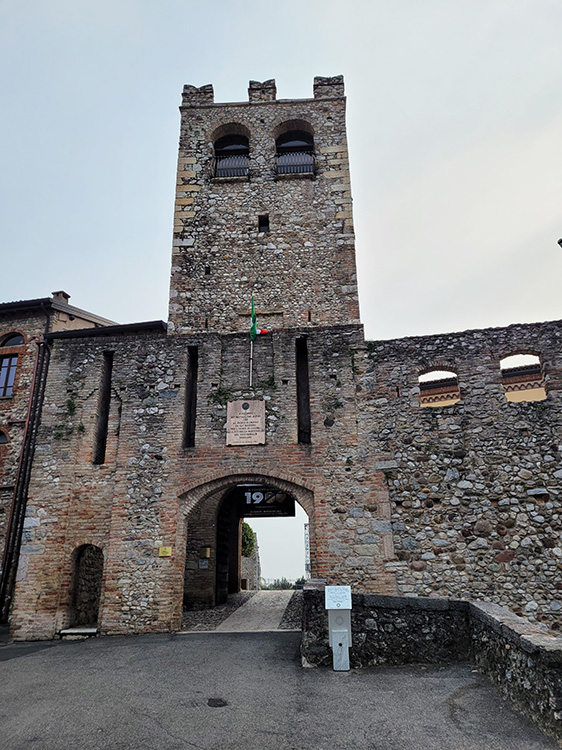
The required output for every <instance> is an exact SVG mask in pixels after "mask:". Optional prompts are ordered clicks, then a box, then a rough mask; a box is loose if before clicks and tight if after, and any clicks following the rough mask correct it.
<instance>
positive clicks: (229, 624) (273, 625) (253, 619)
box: [216, 591, 293, 633]
mask: <svg viewBox="0 0 562 750" xmlns="http://www.w3.org/2000/svg"><path fill="white" fill-rule="evenodd" d="M292 596H293V592H292V591H257V592H256V593H255V594H254V596H253V597H252V598H251V599H249V600H248V601H247V602H246V603H245V604H243V605H242V606H241V607H240V608H239V609H237V610H236V612H233V613H232V614H231V615H230V617H227V619H226V620H224V622H221V624H220V625H217V627H216V631H217V632H218V633H255V632H259V631H264V630H278V629H279V625H280V623H281V620H282V618H283V613H284V612H285V609H286V608H287V605H288V604H289V601H290V599H291V597H292Z"/></svg>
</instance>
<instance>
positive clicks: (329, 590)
mask: <svg viewBox="0 0 562 750" xmlns="http://www.w3.org/2000/svg"><path fill="white" fill-rule="evenodd" d="M324 595H325V601H326V609H351V586H326V588H325V589H324Z"/></svg>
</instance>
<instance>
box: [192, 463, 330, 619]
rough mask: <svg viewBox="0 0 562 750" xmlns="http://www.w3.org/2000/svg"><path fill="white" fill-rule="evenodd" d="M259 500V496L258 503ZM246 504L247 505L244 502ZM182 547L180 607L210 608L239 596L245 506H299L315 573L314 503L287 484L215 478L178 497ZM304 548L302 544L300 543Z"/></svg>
mask: <svg viewBox="0 0 562 750" xmlns="http://www.w3.org/2000/svg"><path fill="white" fill-rule="evenodd" d="M260 495H263V497H261V496H260ZM248 498H249V499H248ZM181 500H183V501H184V508H185V516H186V522H187V523H186V526H187V541H186V563H185V575H184V593H183V605H184V607H186V608H188V609H191V608H196V609H199V608H203V607H213V606H215V605H216V604H221V603H223V602H224V601H226V599H227V597H228V594H232V593H236V592H237V591H240V584H241V580H240V559H241V529H242V521H243V519H244V517H246V511H245V510H244V508H243V507H242V506H243V505H244V503H250V504H258V505H259V504H260V503H264V504H266V501H267V505H268V506H269V508H270V509H273V510H274V512H273V513H271V515H272V516H273V515H274V513H275V508H277V509H278V508H279V506H281V507H283V504H285V507H287V506H290V505H291V503H293V504H296V503H298V504H299V505H300V506H301V507H302V508H303V510H304V511H305V513H306V514H307V515H308V518H309V525H310V550H311V553H310V557H311V565H312V571H313V575H314V571H315V568H316V560H315V543H314V541H315V532H314V498H313V493H312V491H311V490H310V489H308V488H306V487H303V486H302V485H297V484H295V483H293V482H291V481H288V480H286V479H281V478H279V477H271V476H267V475H261V474H260V475H258V474H251V475H248V474H244V475H234V476H227V477H221V478H217V479H215V480H213V481H211V482H208V483H207V484H205V485H200V486H199V487H196V488H194V489H193V490H191V491H189V492H187V493H186V494H185V495H183V496H182V498H181ZM303 544H304V542H303Z"/></svg>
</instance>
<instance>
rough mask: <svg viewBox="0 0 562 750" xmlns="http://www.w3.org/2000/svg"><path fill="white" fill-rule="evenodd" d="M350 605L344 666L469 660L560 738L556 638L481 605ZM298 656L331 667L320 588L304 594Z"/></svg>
mask: <svg viewBox="0 0 562 750" xmlns="http://www.w3.org/2000/svg"><path fill="white" fill-rule="evenodd" d="M352 604H353V609H352V611H351V627H352V641H353V645H352V647H351V649H350V663H351V666H352V667H355V668H358V667H372V666H378V665H383V664H384V665H393V666H399V665H404V664H414V663H422V664H435V663H446V662H455V661H472V662H474V663H475V664H476V666H477V667H478V669H479V670H480V671H481V672H483V673H484V674H486V675H487V676H488V677H489V678H490V680H491V681H492V682H493V683H494V684H495V685H496V686H497V687H498V688H499V689H500V691H501V693H502V695H503V696H504V697H505V698H508V699H509V700H511V701H512V702H513V704H514V705H515V706H516V707H517V708H518V709H519V710H521V711H522V712H523V713H524V714H526V715H527V716H528V717H529V719H531V721H533V722H534V723H535V724H537V725H538V726H539V727H540V728H541V729H542V730H543V731H545V732H547V733H548V734H551V735H552V736H554V737H556V738H557V739H559V740H560V739H562V637H560V636H558V637H553V636H551V635H549V634H548V632H546V628H545V627H544V626H541V625H537V624H535V623H531V622H529V621H528V620H525V619H523V618H521V617H518V616H517V615H515V614H513V613H512V612H510V611H509V610H508V609H506V608H505V607H501V606H499V605H497V604H492V603H487V602H480V603H475V602H467V601H456V600H450V599H433V598H431V599H430V598H421V597H420V598H417V597H398V596H379V595H375V594H354V595H353V596H352ZM301 654H302V662H303V666H330V665H331V664H332V652H331V649H330V647H329V645H328V615H327V612H326V610H325V608H324V592H323V589H322V588H315V589H312V588H309V589H306V588H305V590H304V610H303V634H302V644H301Z"/></svg>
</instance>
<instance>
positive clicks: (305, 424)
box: [295, 336, 310, 443]
mask: <svg viewBox="0 0 562 750" xmlns="http://www.w3.org/2000/svg"><path fill="white" fill-rule="evenodd" d="M295 346H296V365H297V373H296V375H297V425H298V441H299V443H310V387H309V381H308V344H307V340H306V337H304V336H303V337H301V338H298V339H296V342H295Z"/></svg>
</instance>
